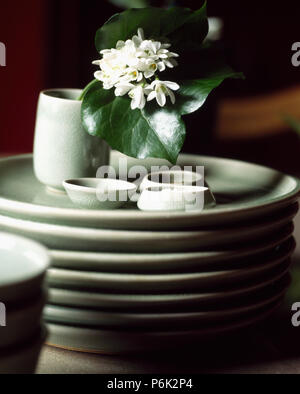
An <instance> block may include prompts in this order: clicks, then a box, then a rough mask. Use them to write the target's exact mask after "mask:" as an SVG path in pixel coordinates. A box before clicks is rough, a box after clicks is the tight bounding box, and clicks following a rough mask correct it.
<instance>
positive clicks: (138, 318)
mask: <svg viewBox="0 0 300 394" xmlns="http://www.w3.org/2000/svg"><path fill="white" fill-rule="evenodd" d="M288 285H289V282H287V281H284V283H281V284H277V285H276V286H274V288H273V289H272V290H270V291H268V292H263V294H259V293H258V294H259V296H254V297H252V298H251V301H250V300H248V301H247V302H245V300H243V301H239V302H235V303H234V304H235V305H234V306H232V307H229V308H228V306H227V305H224V304H223V305H222V304H220V305H219V308H218V309H217V310H215V309H214V310H212V309H208V310H200V311H199V310H198V311H196V312H181V313H179V312H173V313H166V312H165V313H153V312H152V313H138V312H135V313H130V312H127V313H126V312H116V311H115V312H110V311H96V310H88V309H79V308H70V307H65V306H56V305H46V307H45V309H44V319H45V320H46V321H47V322H50V323H58V324H70V325H75V326H78V325H79V326H88V327H94V326H96V327H102V328H116V329H147V330H150V329H156V330H160V329H166V328H169V327H172V328H173V329H174V330H176V329H177V330H178V329H185V330H186V329H191V328H196V327H199V325H200V326H201V325H203V324H208V323H215V322H220V321H224V320H227V321H228V320H232V319H236V318H240V317H241V316H243V315H245V314H247V313H251V312H253V311H255V310H257V309H260V308H263V307H265V306H267V305H269V304H271V303H272V302H274V301H277V300H278V299H279V298H282V297H283V296H284V294H285V293H286V290H287V287H288ZM145 312H148V311H145Z"/></svg>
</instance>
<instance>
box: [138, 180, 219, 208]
mask: <svg viewBox="0 0 300 394" xmlns="http://www.w3.org/2000/svg"><path fill="white" fill-rule="evenodd" d="M212 204H214V200H213V199H212V195H211V192H210V190H209V189H208V188H207V187H202V186H176V185H174V186H172V187H169V186H167V185H164V186H159V187H157V186H154V187H151V186H150V187H149V186H148V187H146V188H145V189H143V191H142V193H141V196H140V198H139V200H138V208H139V209H141V210H143V211H193V210H202V209H203V208H205V207H208V206H212Z"/></svg>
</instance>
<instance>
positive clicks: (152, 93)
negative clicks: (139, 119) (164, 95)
mask: <svg viewBox="0 0 300 394" xmlns="http://www.w3.org/2000/svg"><path fill="white" fill-rule="evenodd" d="M155 97H156V92H155V90H152V92H150V93H149V94H148V98H147V101H151V100H153V99H154V98H155Z"/></svg>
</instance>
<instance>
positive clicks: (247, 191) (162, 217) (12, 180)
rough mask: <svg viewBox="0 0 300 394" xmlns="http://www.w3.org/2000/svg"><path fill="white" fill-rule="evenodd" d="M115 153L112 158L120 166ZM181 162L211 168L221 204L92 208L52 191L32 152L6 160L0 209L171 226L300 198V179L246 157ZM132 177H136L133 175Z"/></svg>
mask: <svg viewBox="0 0 300 394" xmlns="http://www.w3.org/2000/svg"><path fill="white" fill-rule="evenodd" d="M120 157H124V156H122V155H120V154H119V153H118V152H112V155H111V163H112V165H113V166H114V167H116V169H117V168H118V159H119V158H120ZM160 163H162V161H160V160H142V161H141V160H134V159H132V158H128V168H131V167H132V166H133V165H135V164H138V165H145V166H146V167H147V168H148V169H150V167H151V165H159V164H160ZM178 163H179V165H181V166H184V165H194V166H196V165H198V166H204V167H205V177H206V180H207V182H208V183H209V185H210V187H211V190H212V192H213V193H214V195H215V196H216V199H217V206H216V207H214V208H211V209H207V210H204V211H203V212H200V213H199V212H193V211H191V212H141V211H138V210H137V209H133V210H132V209H120V210H112V211H90V210H81V209H77V208H76V207H75V206H74V205H73V203H72V202H71V201H70V200H69V198H68V197H67V195H62V194H58V193H51V192H47V190H46V188H45V187H44V186H43V185H42V184H40V183H39V182H38V181H37V180H36V178H35V177H34V174H33V166H32V155H23V156H16V157H11V158H8V159H2V160H0V212H3V213H7V214H9V215H11V216H15V217H19V218H24V219H29V220H36V221H43V222H48V223H50V222H51V223H54V224H58V223H59V224H70V225H75V226H83V227H95V228H113V229H114V228H120V229H121V228H123V229H124V228H125V229H144V230H150V229H170V228H177V229H178V228H184V227H198V226H199V225H201V226H214V225H218V226H219V225H225V224H232V223H236V222H240V221H249V220H254V219H256V218H258V217H261V216H266V215H267V214H271V213H273V212H276V211H277V210H278V209H280V208H282V207H285V206H287V205H289V204H290V203H292V202H294V201H295V200H296V199H297V197H298V194H299V190H300V184H299V181H298V179H296V178H293V177H291V176H287V175H284V174H282V173H280V172H277V171H275V170H272V169H269V168H266V167H262V166H258V165H256V164H250V163H246V162H241V161H236V160H229V159H220V158H215V157H205V156H195V155H180V157H179V160H178ZM129 180H130V179H129Z"/></svg>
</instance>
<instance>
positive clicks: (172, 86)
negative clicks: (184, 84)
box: [162, 81, 180, 90]
mask: <svg viewBox="0 0 300 394" xmlns="http://www.w3.org/2000/svg"><path fill="white" fill-rule="evenodd" d="M162 83H163V84H164V85H165V86H167V87H168V88H169V89H172V90H178V89H179V88H180V86H179V85H178V83H176V82H172V81H163V82H162Z"/></svg>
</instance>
